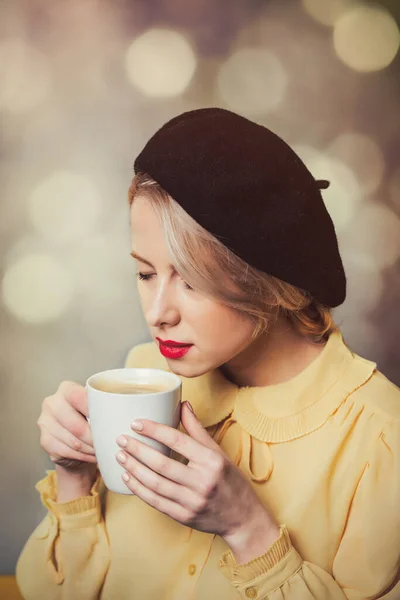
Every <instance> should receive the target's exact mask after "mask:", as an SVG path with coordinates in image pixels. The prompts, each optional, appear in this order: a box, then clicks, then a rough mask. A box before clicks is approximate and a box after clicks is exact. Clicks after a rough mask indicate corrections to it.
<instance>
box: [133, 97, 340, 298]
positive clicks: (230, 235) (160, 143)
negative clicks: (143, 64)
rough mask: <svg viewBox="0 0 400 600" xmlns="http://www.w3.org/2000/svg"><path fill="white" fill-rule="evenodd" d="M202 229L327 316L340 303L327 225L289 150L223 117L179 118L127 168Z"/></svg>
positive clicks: (315, 190)
mask: <svg viewBox="0 0 400 600" xmlns="http://www.w3.org/2000/svg"><path fill="white" fill-rule="evenodd" d="M134 171H135V173H138V172H143V173H147V174H148V175H150V176H151V177H152V178H153V179H154V180H155V181H157V183H158V184H159V185H160V186H161V187H162V188H163V189H164V190H165V191H166V192H167V193H168V194H169V195H170V196H172V198H173V199H174V200H175V201H176V202H178V204H180V206H181V207H182V208H183V209H184V210H185V211H186V212H187V213H188V214H189V215H190V216H191V217H192V218H193V219H194V220H195V221H197V222H198V223H199V224H200V225H201V226H202V227H204V228H205V229H206V230H207V231H209V232H210V233H211V234H213V235H214V236H215V237H216V238H218V239H219V240H220V241H221V242H222V243H223V244H224V245H225V246H226V247H228V248H229V249H230V250H231V251H232V252H234V253H235V254H236V255H237V256H239V257H240V258H242V259H243V260H244V261H245V262H247V263H248V264H249V265H251V266H253V267H255V268H256V269H258V270H259V271H262V272H264V273H267V274H269V275H273V276H275V277H277V278H279V279H281V280H282V281H285V282H287V283H290V284H292V285H294V286H297V287H299V288H301V289H303V290H305V291H307V292H308V293H309V294H310V295H311V296H312V298H314V299H315V300H317V301H318V302H320V303H322V304H324V305H325V306H327V307H335V306H338V305H340V304H341V303H342V302H343V301H344V300H345V297H346V276H345V272H344V268H343V264H342V260H341V257H340V253H339V248H338V241H337V237H336V233H335V228H334V224H333V222H332V219H331V217H330V215H329V213H328V211H327V209H326V207H325V204H324V201H323V199H322V196H321V192H320V189H324V188H326V187H328V185H329V182H328V181H325V180H320V181H317V180H315V179H314V177H313V176H312V174H311V173H310V171H309V170H308V169H307V167H306V166H305V164H304V163H303V162H302V160H301V159H300V158H299V156H298V155H297V154H296V153H295V152H294V150H293V149H292V148H291V147H290V146H289V145H288V144H287V143H286V142H285V141H284V140H283V139H281V138H280V137H279V136H278V135H276V134H275V133H273V132H272V131H270V130H269V129H268V128H267V127H265V126H263V125H259V124H257V123H255V122H253V121H250V120H249V119H247V118H245V117H243V116H241V115H238V114H236V113H234V112H232V111H229V110H226V109H223V108H200V109H196V110H192V111H188V112H184V113H182V114H180V115H178V116H176V117H174V118H172V119H171V120H170V121H168V122H167V123H165V124H164V125H163V126H162V127H161V128H160V129H158V130H157V131H156V132H155V133H154V135H153V136H152V137H151V138H150V139H149V141H148V142H147V143H146V145H145V146H144V148H143V149H142V151H141V152H140V154H139V155H138V156H137V158H136V160H135V162H134Z"/></svg>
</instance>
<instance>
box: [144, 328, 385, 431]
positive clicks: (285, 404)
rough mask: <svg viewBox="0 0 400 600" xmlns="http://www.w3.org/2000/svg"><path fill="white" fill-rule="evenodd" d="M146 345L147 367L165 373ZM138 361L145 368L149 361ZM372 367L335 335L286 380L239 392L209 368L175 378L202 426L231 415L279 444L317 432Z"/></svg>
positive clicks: (154, 346) (155, 353)
mask: <svg viewBox="0 0 400 600" xmlns="http://www.w3.org/2000/svg"><path fill="white" fill-rule="evenodd" d="M146 346H149V349H150V348H151V355H152V356H151V364H152V366H153V365H154V367H155V368H161V369H164V370H166V371H171V369H170V368H169V365H168V362H167V361H166V359H165V358H164V357H163V356H162V355H161V354H160V352H159V350H158V345H157V344H156V343H155V342H151V343H149V344H146ZM143 358H144V360H143V362H144V365H145V366H148V365H149V360H150V356H149V357H148V359H147V357H143ZM155 363H156V364H155ZM157 365H158V366H157ZM138 366H139V365H138ZM375 368H376V363H374V362H372V361H368V360H366V359H364V358H362V357H360V356H358V355H356V354H354V353H353V352H352V351H351V350H350V349H349V348H348V346H347V345H346V343H345V342H344V340H343V336H342V334H341V332H340V330H337V331H334V332H333V333H331V335H330V336H329V339H328V341H327V343H326V344H325V346H324V348H323V350H322V352H321V353H320V354H319V355H318V356H317V358H316V359H315V360H314V361H313V362H312V363H311V364H310V365H308V367H306V368H305V369H304V370H303V371H301V372H300V373H299V374H297V375H296V376H295V377H293V378H292V379H290V380H289V381H285V382H283V383H278V384H275V385H267V386H262V387H251V386H244V387H239V386H237V385H235V384H234V383H232V382H231V381H229V380H228V379H227V378H226V377H225V376H224V375H223V374H222V373H221V371H220V370H219V369H214V370H212V371H209V372H208V373H204V374H203V375H200V376H198V377H182V376H180V378H181V380H182V401H184V400H189V401H190V403H191V404H192V406H193V408H194V411H195V413H196V416H197V418H198V419H199V421H200V422H201V423H202V425H203V426H204V427H211V426H213V425H218V424H219V423H221V421H223V420H225V419H226V418H227V417H228V416H230V415H232V418H233V419H234V420H235V421H237V422H238V423H239V424H240V425H241V427H242V428H243V429H245V430H246V431H247V432H248V433H249V434H250V435H252V436H253V437H255V438H256V439H258V440H260V441H264V442H272V443H276V442H284V441H289V440H291V439H294V438H296V437H300V436H302V435H306V434H308V433H310V432H311V431H313V430H314V429H317V428H318V427H320V426H321V425H322V424H323V423H324V422H325V421H326V420H327V419H328V417H329V416H330V415H331V414H332V412H333V411H334V410H335V409H336V408H337V407H338V406H339V404H340V403H341V402H343V401H344V399H345V398H346V397H347V396H348V395H349V394H350V393H351V392H352V391H354V390H355V389H356V388H357V387H359V386H360V385H362V384H363V383H365V382H366V381H367V380H368V379H369V378H370V376H371V375H372V373H373V371H374V370H375Z"/></svg>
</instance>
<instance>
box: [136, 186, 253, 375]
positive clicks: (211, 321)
mask: <svg viewBox="0 0 400 600" xmlns="http://www.w3.org/2000/svg"><path fill="white" fill-rule="evenodd" d="M131 233H132V251H133V252H134V253H136V254H137V255H139V256H140V257H141V258H144V259H146V260H147V261H148V262H149V263H151V266H150V265H148V264H146V263H145V262H143V261H141V260H138V259H135V261H136V263H137V271H138V273H140V274H142V275H143V276H145V279H146V280H144V281H141V280H140V279H139V278H138V291H139V296H140V301H141V304H142V309H143V314H144V317H145V319H146V322H147V325H148V327H149V330H150V333H151V336H152V338H153V339H154V341H156V343H157V345H159V344H158V342H157V340H156V338H157V337H158V338H160V339H162V340H173V341H176V342H180V343H186V344H193V346H192V347H191V348H190V350H189V351H188V352H187V353H186V354H185V355H184V356H183V357H181V358H166V360H167V362H168V365H169V368H170V369H171V370H172V371H173V372H174V373H176V374H177V375H182V376H183V377H197V376H199V375H202V374H203V373H206V372H208V371H211V370H212V369H215V368H217V367H219V366H221V365H224V364H225V363H228V362H229V361H231V360H232V359H234V358H235V357H237V356H238V354H239V353H241V352H243V351H244V350H245V349H246V348H247V347H248V346H249V344H250V343H251V342H252V340H251V334H252V332H253V329H254V325H253V323H252V322H251V320H250V319H249V318H248V317H246V316H245V315H242V314H241V313H239V312H238V311H236V310H234V309H232V308H230V307H227V306H224V305H223V304H221V303H219V302H217V301H214V300H212V299H210V298H208V297H206V296H204V295H202V294H201V293H200V292H197V291H196V290H193V289H189V288H188V285H187V284H186V283H185V281H183V280H182V278H181V277H180V275H179V274H178V273H176V272H175V271H174V269H173V267H172V266H171V264H170V256H169V255H168V250H167V247H166V245H165V242H164V239H163V234H162V227H161V223H160V222H159V218H158V216H157V214H156V213H155V211H154V210H153V208H152V207H151V204H150V202H149V201H148V200H147V199H146V197H145V196H137V197H135V199H134V201H133V203H132V207H131Z"/></svg>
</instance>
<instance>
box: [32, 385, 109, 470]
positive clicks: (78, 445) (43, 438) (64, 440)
mask: <svg viewBox="0 0 400 600" xmlns="http://www.w3.org/2000/svg"><path fill="white" fill-rule="evenodd" d="M85 416H88V399H87V392H86V389H85V388H84V387H83V386H81V385H79V384H78V383H74V382H73V381H63V382H62V383H61V384H60V386H59V388H58V390H57V391H56V393H55V394H53V395H52V396H48V397H47V398H45V399H44V400H43V402H42V411H41V413H40V416H39V418H38V420H37V425H38V427H39V429H40V445H41V447H42V448H43V450H45V452H47V454H48V455H49V457H50V459H51V460H52V461H53V462H54V463H55V464H56V465H59V466H60V467H63V468H64V469H65V470H66V471H68V472H70V473H80V474H81V475H82V474H83V473H87V474H90V475H91V476H93V475H94V474H95V473H96V470H97V459H96V455H95V451H94V447H93V438H92V433H91V430H90V426H89V423H88V422H87V420H86V418H85Z"/></svg>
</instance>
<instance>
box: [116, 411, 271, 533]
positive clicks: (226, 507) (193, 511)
mask: <svg viewBox="0 0 400 600" xmlns="http://www.w3.org/2000/svg"><path fill="white" fill-rule="evenodd" d="M182 417H183V419H182V423H183V426H184V427H185V430H186V431H187V432H188V434H189V435H186V434H185V433H183V432H181V431H179V430H177V429H174V428H172V427H168V426H166V425H162V424H159V423H155V422H153V421H149V420H147V419H141V420H140V421H139V422H141V423H143V426H144V427H143V430H142V431H140V434H141V435H146V436H148V437H151V438H153V439H155V440H158V441H159V442H162V443H163V444H165V445H166V446H168V447H169V448H172V449H173V450H175V451H176V452H178V453H179V454H181V455H182V456H184V457H186V458H188V459H189V462H188V464H187V465H183V464H182V463H180V462H178V461H176V460H173V459H171V458H169V457H167V456H165V455H163V454H161V452H158V451H157V450H155V449H154V448H151V447H150V446H148V445H147V444H145V443H141V442H139V441H138V440H136V439H134V438H131V437H129V436H122V437H125V439H126V440H127V444H126V445H125V446H123V444H121V443H120V438H117V442H118V444H119V445H120V446H121V447H122V448H123V451H124V452H125V456H126V460H125V462H122V461H121V460H119V459H118V458H117V460H118V462H119V463H120V464H121V465H123V467H124V468H125V469H126V472H127V474H128V475H129V479H128V481H125V483H126V485H127V487H128V488H129V489H130V490H131V491H132V492H133V493H134V494H135V495H136V496H138V497H139V498H141V499H142V500H143V501H144V502H146V503H147V504H149V505H150V506H152V507H154V508H155V509H157V510H159V511H160V512H163V513H165V514H166V515H168V516H170V517H171V518H172V519H174V520H175V521H178V522H180V523H182V524H183V525H186V526H188V527H192V528H194V529H197V530H199V531H204V532H207V533H214V534H218V535H220V536H221V537H223V538H225V539H228V538H231V539H233V538H234V536H235V535H236V533H237V534H238V536H237V537H239V534H240V532H242V531H243V530H244V528H245V527H246V526H247V524H249V523H254V524H255V523H256V521H257V520H259V522H261V520H260V515H263V518H264V521H263V522H264V524H265V522H266V517H267V516H268V513H267V511H266V508H265V507H264V505H263V504H262V503H261V501H260V499H259V498H258V496H257V494H256V493H255V491H254V490H253V488H252V486H251V484H250V483H249V482H248V481H247V479H246V478H245V476H244V474H243V473H242V471H241V470H240V469H239V468H238V467H237V466H236V465H235V464H234V463H233V462H232V461H231V460H230V459H229V458H228V456H227V455H226V454H225V453H224V452H223V451H222V450H221V448H220V447H219V446H218V444H217V443H216V442H215V441H214V440H213V439H212V438H211V437H210V435H209V434H208V432H207V431H206V430H205V429H204V427H203V426H202V424H201V423H200V422H199V421H198V420H197V418H196V416H195V415H194V413H193V412H191V410H190V408H189V407H188V403H187V402H186V403H185V406H184V407H183V408H182ZM118 454H119V453H118ZM117 456H118V455H117ZM142 463H144V464H142ZM267 522H269V521H268V520H267ZM270 522H271V526H272V523H273V520H272V518H271V521H270ZM274 526H275V528H276V525H275V524H274ZM240 535H241V534H240Z"/></svg>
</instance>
